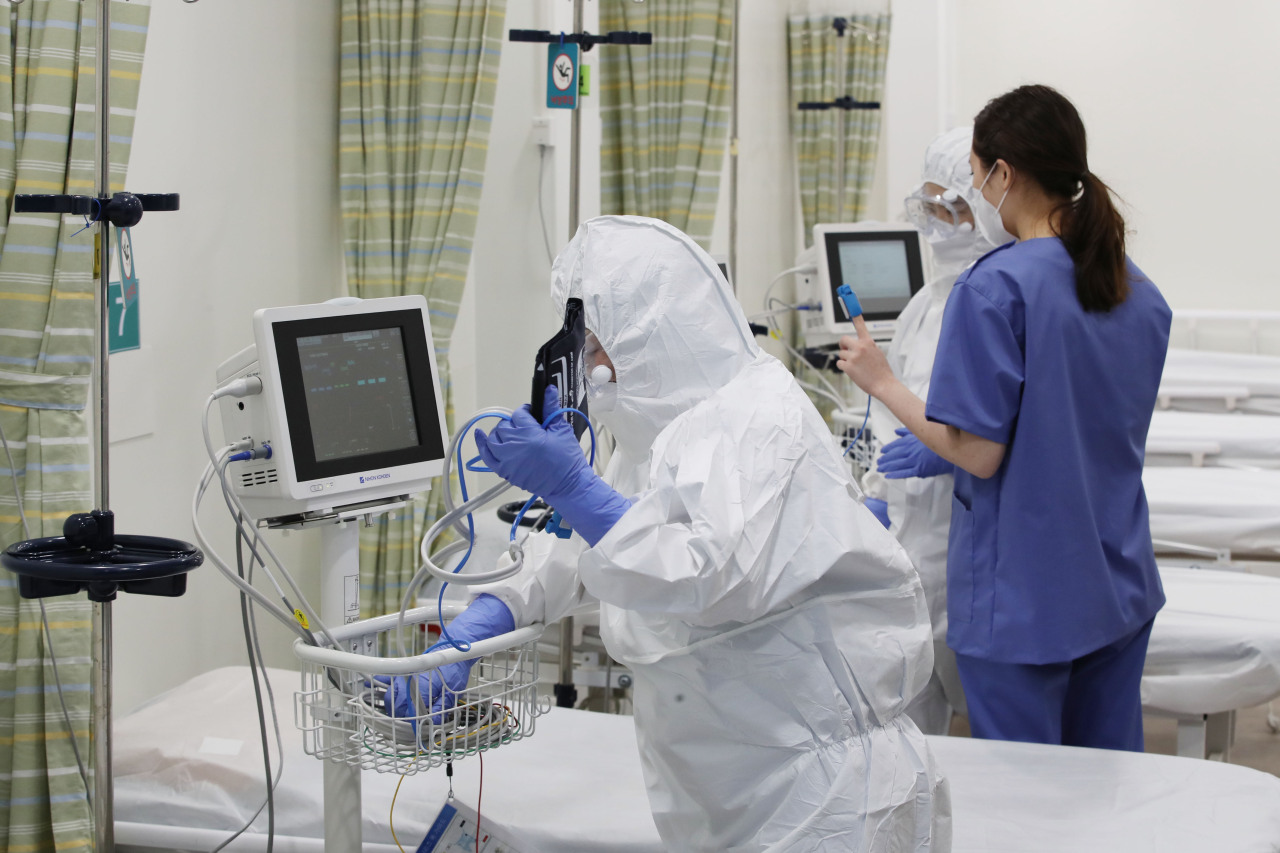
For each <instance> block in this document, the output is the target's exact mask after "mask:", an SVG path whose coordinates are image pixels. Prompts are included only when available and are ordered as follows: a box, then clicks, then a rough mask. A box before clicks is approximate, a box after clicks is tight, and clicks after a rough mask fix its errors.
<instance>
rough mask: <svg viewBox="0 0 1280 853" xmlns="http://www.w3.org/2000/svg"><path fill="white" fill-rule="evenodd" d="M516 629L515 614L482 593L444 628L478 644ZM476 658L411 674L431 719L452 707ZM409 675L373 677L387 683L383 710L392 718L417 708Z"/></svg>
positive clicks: (442, 645)
mask: <svg viewBox="0 0 1280 853" xmlns="http://www.w3.org/2000/svg"><path fill="white" fill-rule="evenodd" d="M515 628H516V620H515V617H514V616H512V615H511V609H510V608H509V607H507V605H506V604H504V603H503V601H502V599H500V598H498V597H496V596H493V595H489V594H488V593H484V594H482V595H479V596H476V599H475V600H474V601H472V602H471V604H470V606H468V607H467V609H466V610H464V611H462V612H461V613H460V614H458V616H457V618H455V619H454V620H453V621H452V622H450V623H449V625H448V627H447V628H446V631H447V632H448V634H449V636H450V637H452V638H453V640H454V641H455V642H458V643H478V642H480V641H481V640H487V639H489V638H490V637H497V636H499V635H500V634H509V633H511V632H512V631H514V630H515ZM448 647H449V642H448V641H447V640H441V641H440V642H438V643H436V644H435V645H434V646H432V647H431V648H429V649H427V651H428V652H434V651H436V650H437V649H443V648H448ZM475 663H476V659H475V658H471V659H470V660H464V661H458V662H457V663H449V664H445V665H444V666H442V667H439V668H438V669H433V670H429V671H428V672H423V673H419V674H418V675H415V676H412V677H413V678H416V679H417V680H418V690H419V692H420V693H421V694H422V702H423V704H424V705H426V706H428V707H429V708H430V710H431V712H432V715H433V716H432V717H431V721H432V722H433V723H436V724H439V723H440V722H441V720H442V718H443V714H442V712H444V711H448V710H449V709H450V708H452V707H453V703H454V696H455V695H456V694H458V693H461V692H462V691H463V690H466V689H467V681H468V680H469V679H470V678H471V667H473V666H475ZM409 678H410V676H402V677H399V678H391V677H389V676H385V675H379V676H375V680H376V681H380V682H382V683H383V684H386V685H387V693H386V696H385V697H384V703H385V710H386V712H387V713H388V714H390V715H391V716H393V717H417V716H419V715H420V713H421V712H420V711H419V710H418V708H417V706H416V705H415V704H414V694H413V687H412V684H411V682H410V681H409Z"/></svg>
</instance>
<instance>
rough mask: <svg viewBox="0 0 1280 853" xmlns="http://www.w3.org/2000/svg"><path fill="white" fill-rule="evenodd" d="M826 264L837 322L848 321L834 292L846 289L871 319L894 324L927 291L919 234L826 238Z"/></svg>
mask: <svg viewBox="0 0 1280 853" xmlns="http://www.w3.org/2000/svg"><path fill="white" fill-rule="evenodd" d="M826 241H827V246H826V249H827V263H828V272H829V273H830V280H831V291H832V293H831V300H832V306H833V308H834V309H835V320H836V322H837V323H847V322H849V321H850V317H849V315H848V313H847V311H846V309H845V307H844V302H843V300H841V299H840V297H839V296H838V295H837V294H836V292H835V291H836V289H837V288H838V287H840V285H842V284H847V285H849V287H851V288H852V289H853V292H854V293H856V294H857V295H858V301H859V302H860V303H861V305H862V310H863V313H864V315H865V316H866V318H867V319H868V320H893V319H897V316H898V314H900V313H902V309H903V308H905V307H906V306H907V303H908V302H909V301H911V297H912V295H913V294H915V292H916V291H918V290H919V289H920V288H921V287H923V286H924V275H923V268H922V265H921V259H920V243H919V237H918V235H917V234H916V232H915V231H862V232H858V231H850V232H845V233H828V234H827V235H826Z"/></svg>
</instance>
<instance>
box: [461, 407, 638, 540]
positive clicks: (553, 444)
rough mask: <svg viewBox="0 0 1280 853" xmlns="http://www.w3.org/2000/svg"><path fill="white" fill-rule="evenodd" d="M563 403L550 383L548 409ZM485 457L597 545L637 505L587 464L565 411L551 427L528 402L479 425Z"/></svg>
mask: <svg viewBox="0 0 1280 853" xmlns="http://www.w3.org/2000/svg"><path fill="white" fill-rule="evenodd" d="M558 408H560V392H559V391H557V390H556V387H555V386H554V385H552V386H549V387H548V388H547V391H546V396H545V397H544V398H543V404H542V410H543V411H544V412H548V413H549V412H554V411H555V410H556V409H558ZM475 437H476V447H477V449H479V451H480V458H481V459H483V460H484V463H485V464H486V465H488V466H489V467H490V468H492V469H493V470H494V472H495V473H497V475H498V476H499V477H501V478H502V479H504V480H506V481H507V482H508V483H510V484H511V485H513V486H518V487H520V488H522V489H524V490H525V491H527V492H531V493H533V494H535V495H538V496H539V497H541V498H542V499H543V500H544V501H546V502H547V503H548V504H550V505H551V506H552V507H555V509H556V510H558V511H559V513H560V515H562V516H563V517H564V519H565V520H566V521H568V522H569V526H570V527H572V528H573V529H574V530H576V531H577V532H578V534H579V535H581V536H582V538H583V539H585V540H587V544H588V545H592V546H594V545H595V544H596V543H597V542H599V541H600V540H601V539H603V538H604V536H605V534H606V533H608V532H609V531H610V530H612V529H613V526H614V525H615V524H617V523H618V519H620V518H622V516H623V514H624V513H626V511H627V510H628V509H630V508H631V502H630V501H629V500H627V499H626V498H624V497H623V496H622V495H620V494H618V493H617V492H615V491H614V490H613V489H612V488H610V487H609V485H608V484H606V483H605V481H604V480H602V479H600V477H599V475H598V474H596V472H595V471H593V470H592V469H591V466H590V465H589V464H587V459H586V457H585V456H583V455H582V448H581V447H579V446H578V439H577V437H576V436H574V433H573V427H572V426H571V425H570V424H569V422H568V421H567V420H566V419H565V418H564V417H563V416H560V417H556V418H554V419H553V420H552V421H551V423H550V424H548V425H547V427H546V429H543V427H542V424H540V423H538V422H537V421H536V420H534V418H533V415H531V414H530V413H529V407H528V406H522V407H521V408H520V410H519V411H517V412H515V413H514V414H512V416H511V420H510V421H503V422H502V423H500V424H498V425H497V426H496V427H494V430H493V432H492V433H490V434H489V435H485V434H484V432H483V430H479V429H477V430H476V433H475Z"/></svg>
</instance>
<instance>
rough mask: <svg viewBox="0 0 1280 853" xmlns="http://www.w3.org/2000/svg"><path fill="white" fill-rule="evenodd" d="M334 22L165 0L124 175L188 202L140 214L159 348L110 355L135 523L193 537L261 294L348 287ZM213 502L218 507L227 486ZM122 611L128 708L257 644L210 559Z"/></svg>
mask: <svg viewBox="0 0 1280 853" xmlns="http://www.w3.org/2000/svg"><path fill="white" fill-rule="evenodd" d="M337 28H338V16H337V3H336V2H335V0H323V2H317V0H273V2H271V3H261V2H256V0H218V2H203V3H194V4H185V3H176V2H169V0H162V2H156V3H154V4H153V5H152V10H151V28H150V32H149V34H148V39H147V57H146V61H145V64H144V67H143V78H142V88H141V94H140V97H139V102H138V119H137V125H136V128H135V130H134V147H133V153H132V158H131V164H130V169H129V181H128V186H129V188H131V189H132V190H133V191H135V192H178V193H181V196H182V209H181V210H180V211H179V212H177V213H155V214H148V215H147V216H146V218H145V219H144V220H143V221H142V223H141V224H140V225H139V226H138V227H137V228H135V229H134V249H135V253H136V259H137V269H138V273H139V277H140V279H141V289H142V299H141V310H142V339H143V342H144V345H145V346H146V347H147V351H144V352H142V353H122V354H120V355H117V356H114V357H113V358H112V360H111V362H112V364H111V366H112V382H113V394H112V409H113V413H114V414H115V415H120V416H121V417H120V418H117V417H115V416H113V419H112V423H113V426H116V427H118V429H116V430H115V434H116V436H117V437H118V438H119V439H120V440H117V441H115V442H114V443H113V446H112V448H111V460H110V464H111V495H112V498H111V505H112V509H114V510H115V512H116V517H117V529H118V530H120V531H121V532H124V533H148V534H153V535H159V536H172V537H176V538H180V539H186V540H193V539H194V534H193V532H192V528H191V523H190V520H189V506H190V502H191V494H192V491H193V489H194V487H195V483H196V481H197V479H198V477H199V475H200V472H201V470H202V469H203V467H204V464H205V456H204V451H203V447H202V444H201V439H200V412H201V408H202V406H203V402H204V399H205V397H206V396H207V395H208V393H209V392H210V391H211V390H212V388H213V382H214V371H215V369H216V367H217V365H218V364H219V363H220V362H221V361H223V360H224V359H225V358H227V357H228V356H230V355H232V354H234V353H235V352H236V351H237V350H239V349H241V348H242V347H244V346H245V345H247V344H249V343H251V342H252V331H251V327H250V318H251V315H252V312H253V310H254V309H256V308H261V307H265V306H269V305H282V304H296V303H299V302H315V301H321V300H324V299H327V298H330V297H332V296H335V295H338V294H339V293H340V292H341V290H342V286H343V285H342V267H341V263H342V256H341V242H340V239H339V234H340V231H339V226H338V222H339V218H338V212H337V210H336V209H335V204H336V200H337V140H336V128H337V91H338V88H337V65H336V60H335V57H336V56H337V53H338V49H337V47H338V36H337ZM148 408H150V409H151V412H150V414H148V413H147V412H146V411H145V410H146V409H148ZM216 423H217V422H216V421H215V424H216ZM138 432H144V433H145V434H143V435H135V436H134V437H126V436H129V435H132V434H134V433H138ZM220 434H221V430H220V428H219V427H218V426H215V429H214V435H215V440H216V437H217V436H219V435H220ZM207 503H208V504H219V505H220V503H221V501H220V500H219V499H218V497H217V494H216V491H215V493H214V494H213V495H211V500H209V501H208V502H207ZM209 509H210V510H211V511H210V512H208V513H206V514H205V515H204V518H205V519H206V521H205V524H206V528H207V529H209V530H210V532H211V533H213V532H216V534H217V535H216V536H214V539H215V542H216V543H217V546H218V548H219V549H220V550H221V551H222V552H223V553H224V554H227V555H231V556H234V552H233V542H232V536H231V534H230V524H229V522H227V521H225V520H224V519H225V518H226V513H225V510H224V509H221V507H220V506H210V507H209ZM305 535H306V534H291V535H290V536H291V539H290V541H288V542H286V543H285V547H284V549H283V550H282V552H281V556H282V557H284V558H285V559H292V560H293V561H294V562H295V564H297V565H299V567H300V568H302V569H303V570H302V571H300V572H299V574H300V575H302V576H306V575H307V574H308V573H307V572H306V570H305V561H306V560H309V559H310V558H311V556H312V555H313V554H314V553H315V552H316V550H317V548H318V545H316V544H315V543H307V542H304V541H302V537H303V536H305ZM269 621H270V620H269V619H267V618H264V619H261V620H260V622H261V624H262V626H263V632H262V633H263V641H264V646H265V647H266V649H267V655H268V658H269V659H270V660H271V662H272V663H273V664H275V665H292V662H291V661H292V653H291V652H290V649H289V645H290V640H289V635H288V634H287V633H286V632H285V631H284V630H283V629H276V628H275V627H274V626H273V625H268V624H267V623H268V622H269ZM114 624H115V688H116V707H117V708H118V709H120V711H121V712H123V711H124V710H126V709H128V708H129V707H131V706H132V705H133V704H135V703H136V702H137V701H139V700H141V699H144V698H147V697H149V696H151V695H153V694H155V693H157V692H159V691H161V690H163V689H166V688H168V687H171V686H173V685H175V684H177V683H179V682H180V681H182V680H184V679H186V678H188V677H190V676H192V675H194V674H196V673H199V672H203V671H206V670H208V669H212V668H214V667H217V666H223V665H227V664H231V663H241V662H243V661H244V659H245V653H244V646H243V640H242V638H241V633H240V630H241V629H240V615H239V603H238V598H237V596H236V594H235V593H234V591H233V587H232V586H231V584H230V583H228V582H227V581H226V580H225V579H223V578H222V577H221V576H219V575H218V574H217V572H216V570H215V569H214V568H213V566H212V565H211V564H209V563H206V564H205V565H204V566H203V567H202V568H200V569H197V570H196V571H195V572H193V573H192V574H191V575H190V579H189V585H188V591H187V594H186V596H184V597H182V598H177V599H165V598H143V597H139V596H130V595H121V596H120V597H119V599H118V600H117V603H116V605H115V607H114Z"/></svg>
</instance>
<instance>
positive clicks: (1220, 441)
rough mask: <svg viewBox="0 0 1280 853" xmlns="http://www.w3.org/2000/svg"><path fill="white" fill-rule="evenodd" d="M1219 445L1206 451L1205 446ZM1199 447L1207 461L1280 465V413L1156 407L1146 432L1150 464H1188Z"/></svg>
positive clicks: (1264, 466) (1216, 463) (1215, 463)
mask: <svg viewBox="0 0 1280 853" xmlns="http://www.w3.org/2000/svg"><path fill="white" fill-rule="evenodd" d="M1209 447H1212V448H1216V450H1210V451H1209V452H1205V450H1204V448H1209ZM1197 448H1199V450H1198V452H1200V453H1204V464H1205V465H1215V466H1216V465H1224V464H1225V465H1250V466H1254V467H1258V468H1269V469H1275V468H1280V417H1275V416H1273V415H1249V414H1241V413H1239V412H1224V413H1214V412H1179V411H1172V410H1170V411H1156V412H1155V413H1154V414H1153V415H1152V418H1151V429H1150V430H1149V431H1148V433H1147V464H1148V465H1154V464H1169V465H1178V466H1183V467H1186V466H1188V465H1190V464H1191V462H1190V459H1191V452H1192V450H1196V449H1197Z"/></svg>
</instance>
